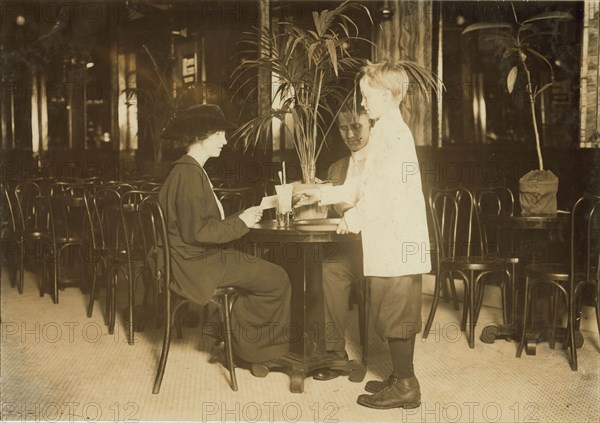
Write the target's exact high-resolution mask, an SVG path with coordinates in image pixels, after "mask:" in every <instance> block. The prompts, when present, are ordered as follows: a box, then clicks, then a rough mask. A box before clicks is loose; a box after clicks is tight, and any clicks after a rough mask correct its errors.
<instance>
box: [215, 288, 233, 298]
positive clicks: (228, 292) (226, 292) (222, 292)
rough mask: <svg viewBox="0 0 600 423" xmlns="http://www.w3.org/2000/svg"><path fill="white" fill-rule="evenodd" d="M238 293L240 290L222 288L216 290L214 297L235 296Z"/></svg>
mask: <svg viewBox="0 0 600 423" xmlns="http://www.w3.org/2000/svg"><path fill="white" fill-rule="evenodd" d="M236 292H238V290H237V288H235V287H233V286H220V287H218V288H217V289H215V292H214V293H213V296H215V297H218V296H223V295H231V294H235V293H236Z"/></svg>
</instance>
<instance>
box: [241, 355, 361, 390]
mask: <svg viewBox="0 0 600 423" xmlns="http://www.w3.org/2000/svg"><path fill="white" fill-rule="evenodd" d="M277 368H283V369H285V370H288V371H289V374H290V391H291V392H292V393H294V394H301V393H302V392H304V379H305V378H306V376H310V373H311V372H314V371H315V370H319V369H323V368H328V369H332V370H337V371H339V372H341V373H344V374H347V375H348V379H349V380H350V382H362V381H363V379H364V378H365V374H366V372H367V371H366V369H365V368H364V367H363V365H362V364H361V363H360V361H357V360H350V361H346V360H344V359H343V358H340V357H339V356H338V355H337V354H325V355H321V356H316V357H310V358H306V359H302V358H301V357H297V358H296V357H295V356H294V355H293V354H290V355H287V356H283V357H279V358H277V359H275V360H272V361H270V362H268V363H260V364H258V363H253V364H252V369H251V371H252V374H253V375H254V376H256V377H265V376H267V375H268V374H269V372H270V371H271V369H277Z"/></svg>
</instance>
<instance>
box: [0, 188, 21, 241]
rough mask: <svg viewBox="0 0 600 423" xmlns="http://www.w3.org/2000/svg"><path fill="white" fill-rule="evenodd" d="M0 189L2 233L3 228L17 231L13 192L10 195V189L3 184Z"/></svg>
mask: <svg viewBox="0 0 600 423" xmlns="http://www.w3.org/2000/svg"><path fill="white" fill-rule="evenodd" d="M0 191H1V193H0V194H1V195H2V199H1V203H0V210H1V211H2V225H3V227H2V235H4V231H5V230H9V231H11V232H13V233H14V232H16V231H17V214H16V212H17V210H15V206H16V201H15V198H14V193H13V195H11V189H10V188H9V187H8V186H6V185H4V184H1V185H0Z"/></svg>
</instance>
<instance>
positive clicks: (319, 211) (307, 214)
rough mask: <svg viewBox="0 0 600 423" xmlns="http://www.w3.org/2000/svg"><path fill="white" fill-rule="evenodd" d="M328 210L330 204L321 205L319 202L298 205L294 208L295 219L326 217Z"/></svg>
mask: <svg viewBox="0 0 600 423" xmlns="http://www.w3.org/2000/svg"><path fill="white" fill-rule="evenodd" d="M328 211H329V206H319V205H318V204H311V205H310V206H302V207H296V208H295V209H294V220H307V219H325V218H326V217H327V213H328Z"/></svg>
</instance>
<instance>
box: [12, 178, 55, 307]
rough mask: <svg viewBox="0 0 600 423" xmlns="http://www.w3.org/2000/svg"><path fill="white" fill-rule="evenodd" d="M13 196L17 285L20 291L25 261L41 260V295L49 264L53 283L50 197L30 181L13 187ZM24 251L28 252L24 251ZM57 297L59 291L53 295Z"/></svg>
mask: <svg viewBox="0 0 600 423" xmlns="http://www.w3.org/2000/svg"><path fill="white" fill-rule="evenodd" d="M14 194H15V195H14V198H15V199H16V203H17V208H16V213H15V223H16V227H17V230H16V240H17V245H18V249H19V253H18V263H19V266H18V267H19V280H18V285H17V289H18V291H19V294H22V293H23V288H24V275H25V262H26V260H27V261H31V259H33V261H34V262H39V261H42V262H43V270H42V280H41V283H40V296H43V295H44V292H45V291H44V290H45V287H46V281H47V277H48V274H47V268H48V264H51V265H52V269H53V272H52V274H53V281H54V284H55V286H56V265H55V264H56V263H55V260H54V259H53V258H54V257H56V254H55V251H54V243H53V242H52V240H53V229H54V228H53V222H52V215H51V206H50V197H49V196H48V195H44V194H43V193H42V189H41V188H40V186H39V185H38V184H37V183H36V182H33V181H24V182H21V183H18V184H17V186H16V187H15V191H14ZM26 253H27V254H26ZM53 299H54V302H55V303H56V302H57V301H58V294H57V293H55V295H54V298H53Z"/></svg>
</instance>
